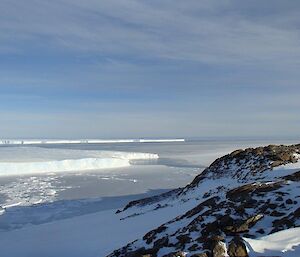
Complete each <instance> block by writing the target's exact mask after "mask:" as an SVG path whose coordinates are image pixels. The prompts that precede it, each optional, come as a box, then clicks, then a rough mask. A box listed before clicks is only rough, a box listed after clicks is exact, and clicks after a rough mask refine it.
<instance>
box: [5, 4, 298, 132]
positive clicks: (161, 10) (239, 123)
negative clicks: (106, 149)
mask: <svg viewBox="0 0 300 257" xmlns="http://www.w3.org/2000/svg"><path fill="white" fill-rule="evenodd" d="M299 11H300V3H297V1H279V0H274V1H272V3H270V1H264V2H262V1H257V0H255V1H237V0H225V1H222V2H220V1H217V0H209V1H208V0H204V1H196V0H190V1H184V2H183V1H179V0H178V1H177V0H175V1H174V0H173V1H170V0H166V1H156V0H154V1H133V0H124V1H117V0H107V1H105V0H104V1H96V0H87V1H80V0H51V1H50V0H45V1H38V0H28V1H17V0H2V1H1V2H0V100H1V103H0V107H1V109H2V120H3V121H4V123H5V129H4V128H3V129H2V131H1V129H0V132H1V133H2V134H3V136H4V137H26V136H28V137H30V136H32V137H35V136H38V137H43V136H44V137H56V136H57V135H60V136H62V137H64V136H71V137H102V136H104V137H126V136H129V135H130V136H132V134H133V132H134V133H135V134H138V135H139V136H159V135H161V136H168V134H169V135H170V136H174V135H178V136H187V135H190V136H214V135H216V134H218V135H226V136H235V135H238V136H248V135H249V136H255V135H264V134H266V135H269V134H270V133H271V134H272V135H278V136H280V135H283V134H286V133H289V134H290V135H293V136H299V135H300V134H299V132H298V130H297V129H296V128H297V126H299V122H298V119H297V118H296V116H295V115H296V111H295V110H297V108H299V107H300V104H299V101H297V99H298V97H299V96H300V87H299V78H300V75H299V68H300V67H299V66H300V61H299V60H300V44H299V43H300V31H299V25H300V24H299V18H298V13H299ZM12 114H13V116H14V117H15V119H13V118H11V117H10V115H12ZM24 117H26V119H25V118H24ZM70 117H73V118H70ZM87 117H88V118H87ZM224 117H226V118H224ZM25 120H26V121H25ZM87 120H94V121H97V122H95V124H97V125H93V126H90V127H87V126H86V125H85V124H86V122H88V121H87ZM101 120H102V121H103V122H104V121H105V125H103V122H102V123H101ZM46 121H48V122H46ZM118 121H122V123H123V124H126V126H125V125H124V126H123V127H120V126H119V122H118ZM49 122H50V124H48V123H49ZM188 123H189V124H190V125H187V124H188ZM37 124H38V125H37ZM70 124H71V125H70ZM101 124H102V125H101ZM73 125H74V126H73ZM22 126H23V127H24V130H23V131H22V129H20V128H22ZM74 127H76V129H74ZM150 127H151V128H152V129H150ZM9 128H10V129H9ZM12 128H13V129H12ZM25 128H26V129H25ZM36 128H39V129H38V130H37V129H36ZM137 128H138V129H137ZM270 131H271V132H270Z"/></svg>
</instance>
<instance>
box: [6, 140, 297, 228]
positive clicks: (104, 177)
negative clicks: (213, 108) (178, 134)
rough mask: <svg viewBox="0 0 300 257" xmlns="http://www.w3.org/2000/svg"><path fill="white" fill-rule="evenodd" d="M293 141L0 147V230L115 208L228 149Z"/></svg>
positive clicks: (177, 180) (184, 178)
mask: <svg viewBox="0 0 300 257" xmlns="http://www.w3.org/2000/svg"><path fill="white" fill-rule="evenodd" d="M269 143H294V142H293V141H287V140H285V141H279V140H277V141H265V142H262V141H258V140H223V141H220V140H186V141H185V142H160V143H140V142H137V143H135V142H130V143H105V144H103V143H97V144H93V143H92V144H85V143H80V144H73V143H72V144H68V143H66V144H38V145H13V146H12V145H8V146H7V145H6V146H0V206H1V208H2V209H0V213H1V215H0V231H7V230H14V229H17V228H21V227H23V226H29V225H32V224H42V223H46V222H50V221H53V220H58V219H66V218H70V217H73V216H78V215H83V214H88V213H93V212H98V211H103V210H108V209H117V208H121V207H122V206H124V205H125V204H126V203H127V202H128V201H131V200H135V199H140V198H143V197H147V196H151V195H155V194H159V193H162V192H165V191H168V190H170V189H173V188H178V187H182V186H185V185H186V184H187V183H189V182H191V181H192V180H193V178H194V177H195V176H196V175H197V174H199V173H201V171H202V170H203V169H204V168H205V167H207V166H208V165H209V164H210V163H211V162H212V161H214V160H215V159H216V158H218V157H220V156H222V155H224V154H227V153H229V152H231V151H233V150H235V149H239V148H245V147H254V146H258V145H262V144H269Z"/></svg>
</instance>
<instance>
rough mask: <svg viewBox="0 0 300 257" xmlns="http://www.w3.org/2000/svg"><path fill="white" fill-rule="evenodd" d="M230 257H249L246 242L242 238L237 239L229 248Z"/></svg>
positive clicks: (232, 241) (231, 242)
mask: <svg viewBox="0 0 300 257" xmlns="http://www.w3.org/2000/svg"><path fill="white" fill-rule="evenodd" d="M228 255H229V256H230V257H249V255H248V253H247V249H246V246H245V243H244V241H243V240H242V239H241V238H240V237H235V238H234V239H233V240H231V241H230V243H229V246H228Z"/></svg>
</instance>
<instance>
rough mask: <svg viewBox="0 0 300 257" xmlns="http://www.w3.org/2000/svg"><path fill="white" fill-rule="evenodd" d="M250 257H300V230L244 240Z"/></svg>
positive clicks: (292, 229) (284, 231)
mask: <svg viewBox="0 0 300 257" xmlns="http://www.w3.org/2000/svg"><path fill="white" fill-rule="evenodd" d="M244 240H245V241H246V242H247V243H248V245H247V247H248V250H249V251H250V257H258V256H266V257H267V256H282V257H299V256H300V228H291V229H286V230H283V231H280V232H277V233H274V234H271V235H268V236H264V237H261V238H258V239H250V238H244Z"/></svg>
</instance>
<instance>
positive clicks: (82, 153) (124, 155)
mask: <svg viewBox="0 0 300 257" xmlns="http://www.w3.org/2000/svg"><path fill="white" fill-rule="evenodd" d="M0 155H1V157H0V176H13V175H25V174H40V173H51V172H54V173H56V172H70V171H76V172H77V171H87V170H98V169H111V168H122V167H128V166H130V165H131V164H130V163H131V161H133V160H149V159H158V158H159V156H158V154H154V153H140V152H120V151H92V150H70V149H46V148H41V147H6V148H5V149H3V148H1V149H0Z"/></svg>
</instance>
